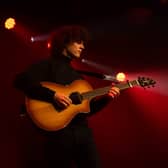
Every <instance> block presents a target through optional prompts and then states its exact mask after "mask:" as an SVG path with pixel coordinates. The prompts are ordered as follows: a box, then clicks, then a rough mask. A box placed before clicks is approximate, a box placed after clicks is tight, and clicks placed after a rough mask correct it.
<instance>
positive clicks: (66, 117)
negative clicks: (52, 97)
mask: <svg viewBox="0 0 168 168" xmlns="http://www.w3.org/2000/svg"><path fill="white" fill-rule="evenodd" d="M155 83H156V82H155V81H154V80H152V79H150V78H145V77H138V79H136V80H133V81H127V82H122V83H118V84H116V85H114V86H116V87H118V88H120V90H124V89H127V88H131V87H134V86H141V87H150V86H153V87H154V84H155ZM41 84H42V85H43V86H44V87H47V88H49V89H51V90H53V91H55V92H61V93H64V94H65V95H66V96H69V97H70V98H71V99H72V102H73V103H72V104H71V105H70V106H68V107H67V108H64V109H61V108H60V107H58V106H57V105H56V104H54V103H48V102H45V101H41V100H35V99H31V98H28V97H26V98H25V104H26V110H27V112H28V114H29V115H30V117H31V119H32V121H33V122H34V123H35V124H36V125H37V126H38V127H39V128H41V129H43V130H46V131H57V130H60V129H63V128H64V127H66V126H67V125H68V124H69V123H70V122H71V120H72V119H73V118H74V117H75V116H76V115H77V114H78V113H89V112H90V100H91V99H92V98H94V97H96V96H101V95H105V94H108V91H109V89H110V88H111V87H112V86H106V87H103V88H98V89H93V88H92V86H91V85H90V84H89V83H88V82H87V81H85V80H76V81H74V82H72V83H71V84H70V85H66V86H64V85H60V84H56V83H52V82H42V83H41Z"/></svg>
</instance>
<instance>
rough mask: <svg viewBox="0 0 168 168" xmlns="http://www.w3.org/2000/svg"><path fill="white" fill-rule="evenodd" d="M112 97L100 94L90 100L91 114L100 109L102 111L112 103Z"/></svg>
mask: <svg viewBox="0 0 168 168" xmlns="http://www.w3.org/2000/svg"><path fill="white" fill-rule="evenodd" d="M110 100H111V97H110V96H108V95H105V96H100V97H96V98H94V99H92V100H91V101H90V113H89V115H93V114H95V113H97V112H99V111H101V110H102V109H103V108H104V107H105V106H106V105H108V104H109V103H110Z"/></svg>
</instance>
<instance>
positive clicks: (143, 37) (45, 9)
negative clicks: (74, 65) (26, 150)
mask: <svg viewBox="0 0 168 168" xmlns="http://www.w3.org/2000/svg"><path fill="white" fill-rule="evenodd" d="M167 7H168V2H167V1H166V0H160V1H159V0H153V1H152V0H151V1H150V0H149V1H145V0H141V1H140V0H137V1H136V0H134V1H133V0H125V1H124V0H120V1H117V2H116V1H110V2H109V1H106V0H104V1H97V2H96V1H88V0H85V1H82V0H71V1H68V0H67V1H66V0H61V1H55V2H54V1H34V2H33V1H22V2H17V1H15V2H12V1H11V2H1V5H0V16H1V18H0V49H1V53H0V56H1V66H0V76H1V122H0V123H1V143H0V144H1V145H2V146H1V162H0V164H1V165H2V166H1V167H4V168H6V167H7V168H9V167H12V168H15V167H18V164H19V162H21V157H20V154H19V151H20V150H19V146H20V130H21V129H22V126H21V125H20V120H21V119H20V104H22V103H23V101H24V96H23V95H22V94H21V93H19V92H18V91H16V90H15V89H14V88H13V86H12V81H13V79H14V77H15V75H16V73H18V72H20V71H22V70H23V69H24V68H26V67H27V66H28V65H29V64H31V63H33V62H35V61H37V60H39V59H41V58H44V57H46V56H47V54H48V49H47V47H46V41H41V42H40V41H39V42H36V43H31V42H30V41H29V37H30V36H31V35H33V36H36V35H45V34H48V33H49V32H50V31H52V30H53V29H55V28H57V27H58V26H60V25H65V24H81V25H84V26H86V27H87V28H88V29H89V31H90V33H91V41H90V46H89V48H88V49H87V52H86V55H85V58H86V59H89V60H91V61H93V62H94V63H98V64H99V65H103V67H104V69H103V70H104V71H105V73H110V72H118V71H124V72H126V73H127V75H128V77H130V78H131V77H133V78H137V75H146V76H150V77H152V78H153V79H155V80H156V81H157V84H156V86H155V88H150V89H149V90H148V89H146V90H144V89H142V88H141V87H139V88H133V89H130V90H129V89H128V90H126V91H123V94H122V93H121V95H120V97H119V98H118V99H115V100H114V101H112V102H111V103H110V105H108V106H107V107H106V108H105V109H104V110H103V111H102V112H100V113H98V114H97V115H95V116H93V117H91V118H90V119H89V121H90V126H91V127H92V128H93V131H94V134H95V140H96V143H97V146H98V149H99V151H100V155H101V158H102V162H103V168H111V167H115V168H121V167H129V168H135V167H136V168H149V167H158V168H163V167H167V166H168V114H167V112H168V98H167V96H168V87H167V81H168V77H167V72H168V68H167V67H168V59H167V54H168V48H167V46H168V40H167V39H168V31H167V30H168V8H167ZM8 17H14V18H15V19H16V22H17V25H19V26H20V27H19V26H18V27H19V28H20V29H17V27H16V30H15V31H10V30H6V29H5V28H4V25H3V24H4V21H5V19H6V18H8ZM78 67H79V65H78ZM81 67H82V68H84V69H89V68H90V67H88V66H87V65H81ZM109 69H110V70H109ZM91 70H96V71H97V69H94V68H91ZM88 80H89V81H90V82H91V83H92V84H93V86H94V87H95V88H96V87H100V86H104V85H106V84H110V82H105V81H101V80H98V79H95V78H90V77H88ZM22 131H24V132H25V134H26V136H27V138H26V141H27V142H29V141H31V133H29V130H22Z"/></svg>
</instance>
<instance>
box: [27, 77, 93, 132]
mask: <svg viewBox="0 0 168 168" xmlns="http://www.w3.org/2000/svg"><path fill="white" fill-rule="evenodd" d="M41 84H42V85H43V86H45V87H47V88H49V89H51V90H53V91H55V92H60V93H64V94H65V95H66V96H69V95H70V94H71V93H73V92H79V93H83V92H87V91H91V90H92V87H91V86H90V84H89V83H88V82H87V81H84V80H76V81H74V82H72V83H71V84H70V85H67V86H63V85H59V84H55V83H52V82H42V83H41ZM25 104H26V109H27V112H28V114H29V115H30V117H31V119H32V120H33V122H34V123H35V124H36V125H37V126H38V127H40V128H42V129H44V130H47V131H57V130H60V129H62V128H64V127H66V126H67V125H68V124H69V123H70V121H71V120H72V119H73V118H74V117H75V116H76V115H77V114H78V113H84V112H85V113H88V112H89V111H90V100H89V99H88V100H83V101H82V102H81V104H77V105H75V104H71V105H70V106H68V108H66V109H62V110H57V109H56V108H55V106H54V105H53V104H52V103H48V102H45V101H41V100H35V99H30V98H28V97H26V99H25Z"/></svg>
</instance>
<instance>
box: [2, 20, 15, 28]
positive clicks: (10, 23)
mask: <svg viewBox="0 0 168 168" xmlns="http://www.w3.org/2000/svg"><path fill="white" fill-rule="evenodd" d="M15 25H16V22H15V19H14V18H8V19H6V21H5V28H6V29H13V28H14V27H15Z"/></svg>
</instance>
